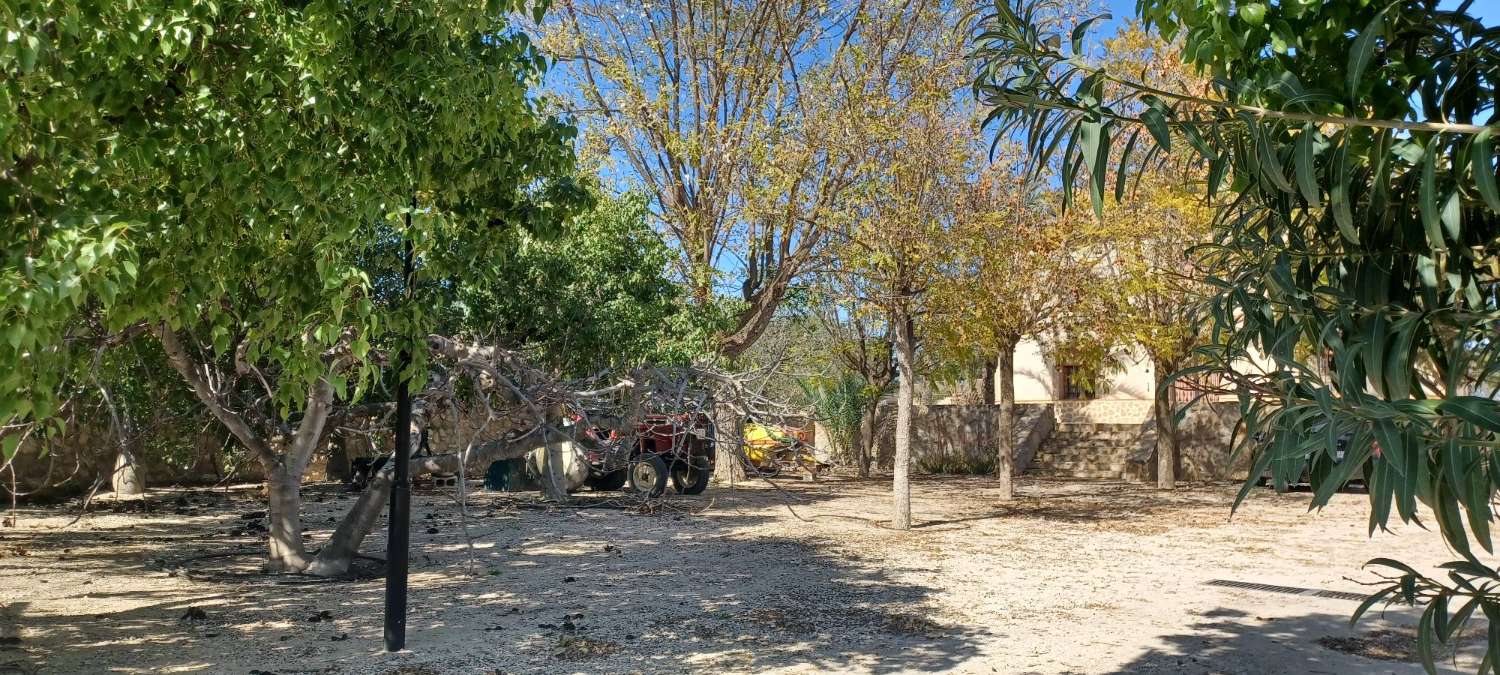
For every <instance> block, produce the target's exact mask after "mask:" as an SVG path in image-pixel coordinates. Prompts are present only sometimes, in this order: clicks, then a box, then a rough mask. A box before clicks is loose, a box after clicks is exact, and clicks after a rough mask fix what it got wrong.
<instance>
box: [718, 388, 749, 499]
mask: <svg viewBox="0 0 1500 675" xmlns="http://www.w3.org/2000/svg"><path fill="white" fill-rule="evenodd" d="M743 426H744V420H743V419H742V418H741V417H740V413H739V411H737V410H735V409H734V408H732V407H730V406H728V405H722V404H721V405H717V406H714V482H716V483H725V484H728V485H729V486H730V487H733V486H734V484H735V483H738V482H743V481H744V480H745V460H744V454H745V441H744V431H743Z"/></svg>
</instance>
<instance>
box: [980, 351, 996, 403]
mask: <svg viewBox="0 0 1500 675" xmlns="http://www.w3.org/2000/svg"><path fill="white" fill-rule="evenodd" d="M979 372H980V375H979V387H978V388H977V393H978V394H979V399H978V400H977V401H976V403H982V404H985V405H995V404H997V403H999V402H1000V398H999V390H997V389H996V386H997V384H996V383H997V382H998V381H999V380H997V379H996V377H997V375H998V374H999V372H1000V360H999V359H998V358H994V359H985V360H984V364H983V365H982V366H981V367H980V369H979Z"/></svg>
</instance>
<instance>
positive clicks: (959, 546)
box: [0, 477, 1482, 674]
mask: <svg viewBox="0 0 1500 675" xmlns="http://www.w3.org/2000/svg"><path fill="white" fill-rule="evenodd" d="M1235 487H1236V486H1227V485H1215V486H1197V487H1191V488H1182V489H1179V490H1177V491H1174V492H1171V493H1163V492H1158V491H1156V490H1152V489H1148V488H1146V487H1143V486H1136V485H1128V484H1121V483H1105V482H1063V481H1036V480H1022V481H1021V482H1020V496H1019V497H1018V499H1016V500H1015V501H1012V502H999V501H998V500H996V499H995V497H994V493H993V483H992V482H991V481H990V480H988V479H985V478H967V477H941V478H923V479H919V480H917V481H916V483H915V495H916V500H915V501H916V503H915V506H914V512H915V514H916V522H917V527H916V528H915V529H913V530H912V531H910V532H898V531H894V530H890V529H888V528H886V527H885V522H884V518H885V514H886V512H887V511H888V498H889V495H888V493H889V483H888V481H881V480H870V481H859V480H854V479H848V478H840V477H832V478H829V479H826V480H822V481H820V482H818V483H815V484H812V483H791V484H784V485H782V486H781V489H772V488H769V487H766V486H764V485H759V486H752V487H749V488H746V487H743V486H742V487H741V488H739V489H735V490H730V489H727V488H719V487H715V488H711V489H710V490H709V491H708V492H707V493H705V494H704V495H702V496H700V497H684V498H677V497H669V498H668V499H667V500H665V501H664V502H663V503H662V504H661V505H660V507H659V508H657V509H655V510H654V511H653V512H651V513H642V512H641V510H640V509H637V508H633V507H631V506H630V505H629V504H626V503H625V502H623V501H622V500H619V499H608V498H605V497H603V496H600V495H591V494H583V495H580V503H579V504H578V505H577V506H574V507H567V508H558V507H553V506H549V505H546V504H542V503H540V502H538V501H537V500H536V499H535V498H534V497H533V496H531V495H512V494H485V493H476V494H474V495H472V496H471V499H470V514H471V515H470V517H469V518H468V519H467V525H468V531H469V532H470V535H471V536H472V538H473V547H472V549H471V548H470V547H469V545H468V544H467V541H468V539H467V538H466V537H465V536H464V529H465V528H464V523H462V522H461V521H460V519H459V517H458V511H457V508H456V506H455V503H456V502H455V500H454V499H453V497H452V495H451V493H450V492H435V491H419V492H418V493H417V495H416V497H415V498H414V500H413V511H414V516H413V517H414V523H413V535H412V543H413V550H412V573H411V584H412V591H411V613H410V623H409V628H408V631H409V640H408V649H407V650H406V651H404V652H400V653H396V654H387V653H385V652H383V651H382V647H381V610H382V598H383V591H384V585H383V581H382V580H381V579H379V578H366V579H364V580H352V581H351V580H344V581H332V582H330V581H315V580H311V579H305V578H297V577H290V578H289V577H276V576H269V575H263V574H260V573H259V572H258V570H257V568H256V565H257V564H258V561H257V559H256V555H257V554H258V553H259V552H260V551H261V550H262V548H261V546H262V545H261V544H260V543H259V539H258V536H259V532H258V527H259V520H257V519H256V518H255V517H253V516H254V515H255V512H256V511H258V510H259V509H261V508H263V507H262V506H261V505H260V503H259V502H258V501H257V494H258V492H257V490H255V489H254V488H239V489H230V490H222V489H221V490H175V491H174V490H159V491H154V492H153V493H152V494H151V495H150V498H149V499H148V500H146V501H145V502H128V501H125V502H118V503H116V502H112V501H110V500H108V499H105V500H96V508H95V510H94V512H92V513H90V514H89V515H88V516H87V517H85V518H83V519H82V520H80V521H78V522H77V523H75V524H72V525H71V526H67V527H64V526H65V525H66V524H67V523H68V522H69V521H70V520H72V519H73V517H74V515H75V513H76V509H77V506H76V504H75V505H63V506H58V507H51V508H45V509H42V508H38V509H21V510H19V511H18V512H16V513H15V516H16V518H17V522H16V524H15V526H14V527H5V528H0V673H10V672H25V673H29V672H43V673H93V672H205V673H256V672H262V673H266V672H270V673H313V672H316V673H410V674H418V673H497V672H503V673H524V672H548V673H560V672H581V673H616V672H618V673H628V672H643V673H656V672H663V673H670V672H715V673H717V672H806V673H812V672H866V673H895V672H930V671H951V672H965V673H990V672H997V673H1110V672H1161V673H1384V672H1392V673H1419V672H1421V669H1420V668H1419V667H1418V666H1416V665H1415V664H1414V663H1411V659H1412V658H1413V656H1412V652H1413V650H1412V649H1411V648H1410V643H1411V640H1412V633H1411V631H1410V628H1409V627H1410V626H1411V625H1413V624H1414V623H1415V621H1414V617H1415V615H1414V614H1413V613H1412V612H1411V611H1410V610H1399V609H1396V608H1392V609H1391V610H1390V611H1388V612H1386V614H1385V615H1384V617H1383V618H1380V617H1377V618H1375V619H1374V620H1370V621H1365V622H1362V623H1361V624H1360V625H1359V626H1356V627H1355V628H1354V629H1351V628H1349V626H1348V622H1347V617H1348V615H1349V613H1350V612H1351V611H1352V610H1353V608H1354V606H1355V605H1356V604H1357V603H1355V602H1352V601H1350V600H1347V599H1340V598H1327V597H1317V596H1313V595H1307V594H1303V595H1290V594H1285V593H1275V592H1267V591H1260V590H1246V589H1238V588H1226V587H1222V586H1214V585H1209V584H1208V582H1210V581H1213V580H1228V581H1242V582H1254V583H1261V584H1274V585H1279V586H1291V587H1297V588H1306V589H1316V590H1333V591H1356V592H1357V591H1361V590H1362V588H1361V586H1360V585H1359V583H1358V582H1360V581H1368V580H1369V577H1368V576H1365V575H1364V574H1363V573H1361V571H1360V569H1359V568H1360V565H1361V564H1362V563H1363V562H1364V561H1365V560H1367V559H1369V558H1372V557H1376V556H1382V555H1383V556H1389V557H1394V558H1397V559H1400V560H1404V561H1407V562H1410V563H1413V564H1415V565H1417V566H1419V567H1426V568H1432V567H1433V566H1435V565H1437V564H1440V563H1442V562H1444V561H1446V560H1449V559H1450V556H1449V554H1448V552H1447V551H1446V549H1445V547H1444V545H1443V543H1442V541H1441V538H1440V537H1439V536H1438V535H1437V534H1435V533H1432V532H1426V531H1423V530H1421V529H1418V528H1414V527H1403V528H1397V529H1396V530H1395V532H1394V533H1391V534H1377V535H1376V536H1375V537H1374V538H1373V539H1371V538H1368V537H1367V536H1366V519H1367V514H1368V506H1367V502H1366V500H1365V497H1364V496H1363V495H1359V494H1349V495H1343V496H1341V497H1340V498H1337V499H1335V500H1334V503H1333V504H1332V505H1331V506H1330V507H1329V508H1327V509H1325V510H1323V511H1321V512H1309V511H1308V509H1307V505H1308V501H1309V495H1308V494H1306V493H1301V494H1297V493H1293V494H1286V495H1277V494H1274V493H1272V492H1270V491H1268V490H1262V491H1257V493H1256V494H1255V496H1254V497H1252V499H1251V500H1250V501H1249V502H1248V503H1247V505H1246V506H1245V507H1244V508H1243V509H1241V511H1240V513H1238V514H1237V515H1235V516H1234V518H1233V519H1230V517H1229V515H1230V514H1229V504H1230V502H1231V500H1232V499H1233V495H1234V491H1235ZM308 496H309V504H308V510H307V522H308V524H309V530H310V534H311V540H312V542H314V544H316V542H317V541H320V540H321V539H322V538H323V537H325V536H327V534H328V532H329V530H330V529H331V528H332V526H333V523H334V519H335V517H336V516H337V515H339V514H341V513H342V511H343V510H344V509H346V508H348V506H349V505H350V504H352V503H353V500H352V497H351V496H349V495H345V494H343V493H342V492H341V491H340V490H339V489H338V487H337V486H331V485H328V486H310V487H309V488H308ZM246 516H251V517H246ZM381 527H382V528H383V527H384V525H383V523H382V525H381ZM382 531H383V530H382ZM383 548H384V538H383V536H381V534H380V533H377V534H375V535H372V536H371V537H370V539H369V540H368V541H367V543H366V546H365V549H366V550H367V551H372V552H375V553H376V554H379V553H380V552H381V551H382V550H383ZM364 567H366V568H368V569H369V570H377V569H378V563H375V562H366V564H365V565H364ZM1479 628H1482V626H1479ZM1475 651H1476V648H1475V647H1474V646H1472V645H1471V646H1469V647H1466V648H1464V649H1461V650H1459V654H1458V656H1457V657H1455V658H1456V663H1455V661H1453V660H1450V661H1449V662H1448V664H1447V665H1448V666H1450V667H1453V666H1455V665H1456V667H1457V668H1458V669H1459V670H1460V671H1465V670H1467V671H1469V672H1472V671H1473V669H1474V664H1475V663H1476V662H1477V659H1476V658H1475V656H1476V654H1475Z"/></svg>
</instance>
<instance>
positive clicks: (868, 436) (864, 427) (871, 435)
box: [854, 397, 880, 478]
mask: <svg viewBox="0 0 1500 675" xmlns="http://www.w3.org/2000/svg"><path fill="white" fill-rule="evenodd" d="M879 414H880V398H879V397H876V398H875V400H873V401H870V402H869V403H868V404H866V405H865V414H864V417H862V418H860V420H859V434H860V439H859V448H858V449H857V450H856V451H855V452H856V453H857V455H856V456H855V458H854V461H855V469H857V470H858V471H859V477H860V478H869V477H870V463H871V462H873V461H875V454H876V452H878V451H879V447H880V438H879V425H878V424H876V422H877V419H876V416H878V415H879Z"/></svg>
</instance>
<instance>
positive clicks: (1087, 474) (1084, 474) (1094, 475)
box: [1025, 469, 1124, 480]
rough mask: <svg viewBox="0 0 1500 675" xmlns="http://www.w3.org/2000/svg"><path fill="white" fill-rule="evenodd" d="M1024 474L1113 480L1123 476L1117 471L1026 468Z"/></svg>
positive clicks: (1043, 476) (1041, 476) (1039, 476)
mask: <svg viewBox="0 0 1500 675" xmlns="http://www.w3.org/2000/svg"><path fill="white" fill-rule="evenodd" d="M1025 475H1027V476H1034V477H1037V478H1078V479H1083V480H1114V479H1120V478H1124V475H1123V473H1121V472H1119V471H1050V470H1044V469H1027V470H1026V473H1025Z"/></svg>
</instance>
